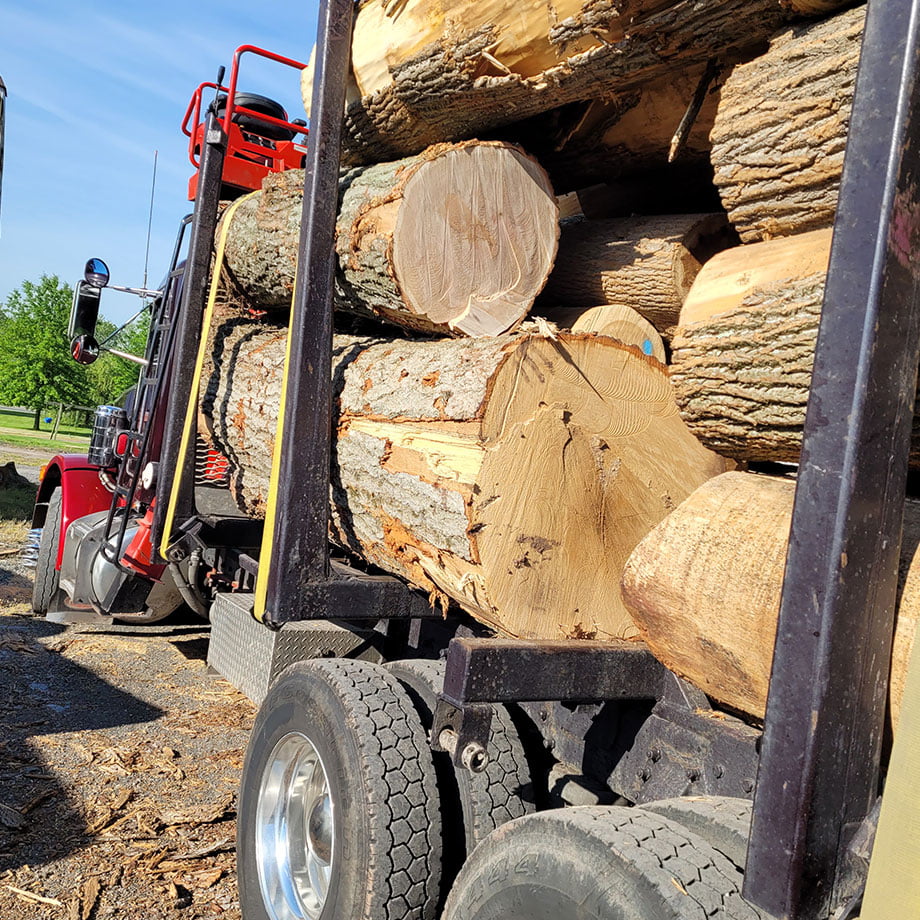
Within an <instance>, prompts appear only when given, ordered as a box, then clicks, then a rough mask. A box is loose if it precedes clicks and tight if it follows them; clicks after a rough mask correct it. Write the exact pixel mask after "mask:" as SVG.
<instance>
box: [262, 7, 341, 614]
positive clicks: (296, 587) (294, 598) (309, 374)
mask: <svg viewBox="0 0 920 920" xmlns="http://www.w3.org/2000/svg"><path fill="white" fill-rule="evenodd" d="M353 7H354V0H324V2H323V3H321V4H320V11H319V27H318V36H317V43H316V69H315V72H314V82H313V101H312V105H311V111H310V135H309V140H308V144H307V162H306V174H305V176H304V195H303V212H302V217H301V234H300V246H299V250H298V265H299V268H298V272H297V284H296V287H295V291H294V302H293V307H292V311H291V325H290V331H289V335H290V337H291V342H290V356H289V360H288V364H287V370H286V375H287V376H286V398H285V406H284V416H283V420H284V421H283V425H284V428H283V432H284V434H283V438H282V443H281V445H280V450H281V467H280V474H279V476H278V480H277V482H275V483H273V486H274V488H275V489H276V490H277V493H276V507H277V509H278V512H277V514H276V515H275V521H274V529H273V537H272V552H271V561H270V567H269V573H268V585H267V594H266V602H265V618H266V619H267V620H268V621H269V622H272V623H281V622H284V621H287V620H292V619H298V618H299V617H300V616H301V608H302V607H303V606H304V605H303V603H302V600H303V594H304V590H305V589H306V586H308V585H310V584H311V583H316V582H319V581H323V580H325V579H327V578H328V577H329V548H328V524H329V469H330V459H331V438H332V431H331V428H332V384H331V375H332V286H333V279H334V272H335V221H336V217H337V215H338V192H339V153H340V148H341V135H342V117H343V111H344V108H345V86H346V82H347V79H348V67H349V60H350V54H351V26H352V16H353Z"/></svg>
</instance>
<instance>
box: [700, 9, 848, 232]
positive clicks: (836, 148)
mask: <svg viewBox="0 0 920 920" xmlns="http://www.w3.org/2000/svg"><path fill="white" fill-rule="evenodd" d="M864 18H865V7H864V6H863V7H857V8H855V9H852V10H847V11H846V12H843V13H839V14H838V15H836V16H833V17H831V18H830V19H826V20H823V21H821V22H818V23H816V24H814V25H810V26H808V27H806V28H802V27H801V26H797V27H795V28H791V29H788V30H786V31H784V32H782V33H780V34H779V35H778V36H777V37H776V38H774V39H773V41H772V42H771V43H770V50H769V51H768V52H767V53H766V54H764V55H763V56H761V57H758V58H756V59H755V60H753V61H751V62H750V63H748V64H743V65H740V66H738V67H736V68H735V69H734V71H733V72H732V74H731V75H730V76H729V77H728V79H727V80H726V81H725V83H724V85H723V86H722V88H721V98H720V101H719V107H718V112H717V114H716V119H715V124H714V126H713V130H712V163H713V167H714V168H715V181H716V185H717V186H718V188H719V192H720V194H721V196H722V203H723V204H724V206H725V209H726V210H727V211H728V214H729V218H730V219H731V222H732V224H733V225H734V226H735V229H737V231H738V233H739V234H740V235H741V239H742V240H743V241H744V242H752V241H755V240H764V239H772V238H774V237H778V236H788V235H790V234H794V233H801V232H803V231H806V230H814V229H817V228H819V227H827V226H830V225H831V223H832V222H833V219H834V211H835V210H836V207H837V192H838V188H839V184H840V173H841V170H842V168H843V153H844V147H845V145H846V136H847V129H848V126H849V117H850V108H851V106H852V102H853V89H854V86H855V81H856V68H857V64H858V62H859V51H860V43H861V39H862V29H863V21H864Z"/></svg>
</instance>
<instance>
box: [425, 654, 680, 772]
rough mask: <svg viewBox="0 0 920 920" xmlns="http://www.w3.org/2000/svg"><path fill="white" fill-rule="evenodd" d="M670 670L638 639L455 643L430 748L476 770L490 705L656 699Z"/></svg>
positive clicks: (482, 758)
mask: <svg viewBox="0 0 920 920" xmlns="http://www.w3.org/2000/svg"><path fill="white" fill-rule="evenodd" d="M666 675H667V671H666V670H665V668H664V666H663V665H662V664H661V663H660V662H658V661H657V660H656V659H655V657H654V656H653V655H652V653H651V652H650V651H649V650H648V649H647V648H646V647H645V646H644V645H643V644H642V643H639V642H626V641H612V642H590V641H580V640H571V641H556V642H550V641H535V640H527V639H471V638H460V639H452V640H451V642H450V645H449V646H448V649H447V666H446V670H445V675H444V689H443V691H442V692H441V694H440V698H439V700H438V705H437V707H436V710H435V716H434V723H433V728H432V733H431V735H432V745H433V747H434V748H435V750H447V751H449V752H450V753H451V756H452V758H453V761H454V763H455V764H457V765H458V766H464V767H466V768H467V769H471V770H473V771H474V772H475V771H477V770H481V769H484V768H485V766H486V762H487V758H488V741H489V728H490V725H491V720H492V707H491V705H489V704H491V703H512V702H513V703H522V702H528V701H531V702H535V701H542V700H570V701H585V702H592V701H599V700H637V699H638V700H641V699H650V700H654V699H658V698H659V697H660V696H661V695H662V693H663V690H664V686H665V680H666Z"/></svg>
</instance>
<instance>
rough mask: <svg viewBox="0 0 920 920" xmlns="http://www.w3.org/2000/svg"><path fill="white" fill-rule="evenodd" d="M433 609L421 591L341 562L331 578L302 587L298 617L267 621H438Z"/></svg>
mask: <svg viewBox="0 0 920 920" xmlns="http://www.w3.org/2000/svg"><path fill="white" fill-rule="evenodd" d="M441 616H442V613H441V610H440V609H439V608H437V607H433V606H432V605H431V603H430V602H429V600H428V598H427V597H426V596H425V595H424V594H422V593H421V592H419V591H414V590H412V589H410V588H408V587H407V586H406V585H405V584H404V583H403V582H401V581H400V580H399V579H398V578H394V577H393V576H391V575H368V574H367V573H365V572H362V571H360V570H359V569H353V568H352V567H351V566H349V565H346V564H345V563H343V562H339V561H338V560H332V561H331V562H330V576H329V578H324V579H321V580H318V581H310V582H307V583H306V584H304V585H302V586H301V587H300V591H299V600H298V607H297V616H296V617H294V618H290V617H289V618H282V619H275V618H274V617H269V616H267V617H266V619H265V622H266V623H267V624H268V625H269V626H271V627H272V628H278V627H280V626H282V625H283V624H284V623H288V622H291V619H297V620H342V621H346V622H347V621H351V620H399V619H424V618H433V619H438V618H440V617H441Z"/></svg>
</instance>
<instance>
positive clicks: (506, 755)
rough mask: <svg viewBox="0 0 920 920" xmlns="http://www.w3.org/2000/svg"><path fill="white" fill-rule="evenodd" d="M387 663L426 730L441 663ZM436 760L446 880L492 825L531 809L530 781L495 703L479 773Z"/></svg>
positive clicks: (506, 717) (507, 718)
mask: <svg viewBox="0 0 920 920" xmlns="http://www.w3.org/2000/svg"><path fill="white" fill-rule="evenodd" d="M387 667H388V668H389V669H390V671H391V672H392V673H393V674H394V675H395V676H396V678H397V679H398V680H399V681H400V683H401V684H402V685H403V686H404V687H405V688H406V690H407V691H408V693H409V696H410V697H411V698H412V702H413V703H415V706H416V709H417V711H418V714H419V717H420V718H421V720H422V726H423V727H424V729H425V731H426V732H430V731H431V724H432V721H433V717H434V709H435V706H436V704H437V698H438V694H439V693H440V692H441V689H442V688H443V686H444V667H445V665H444V662H443V661H428V660H424V659H407V660H404V661H394V662H392V663H390V664H389V665H387ZM434 764H435V771H436V773H437V779H438V790H439V792H440V797H441V817H442V820H443V824H444V853H445V859H446V860H447V864H446V865H445V867H444V869H445V875H447V876H448V884H449V882H450V880H451V879H452V878H453V876H454V875H455V874H456V873H457V871H458V870H459V868H460V866H461V865H462V863H463V860H464V859H465V858H466V856H467V855H468V854H469V853H472V852H473V850H474V849H475V847H476V845H477V844H478V843H480V842H481V841H483V840H484V839H485V838H486V837H488V835H489V834H491V833H492V831H494V830H495V828H496V827H499V826H500V825H502V824H505V823H506V822H508V821H512V820H513V819H514V818H520V817H523V816H524V815H526V814H530V813H531V812H533V811H534V810H535V804H534V786H533V780H532V778H531V774H530V768H529V766H528V763H527V757H526V756H525V753H524V746H523V745H522V744H521V740H520V737H519V736H518V732H517V729H516V728H515V727H514V723H513V722H512V720H511V715H510V713H509V712H508V710H507V708H506V707H504V706H494V707H493V713H492V727H491V730H490V733H489V762H488V764H487V765H486V768H485V770H483V771H482V773H472V772H470V771H469V770H466V769H464V768H463V767H455V766H454V763H453V761H452V760H451V758H450V755H449V754H447V753H445V752H435V754H434Z"/></svg>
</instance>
